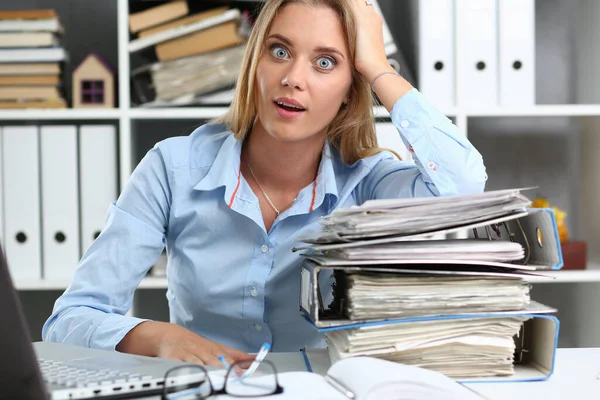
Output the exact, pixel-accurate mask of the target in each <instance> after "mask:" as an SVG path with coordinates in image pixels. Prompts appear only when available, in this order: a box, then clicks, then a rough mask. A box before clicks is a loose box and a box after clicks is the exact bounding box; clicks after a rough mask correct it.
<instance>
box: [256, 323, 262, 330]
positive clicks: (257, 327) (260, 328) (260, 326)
mask: <svg viewBox="0 0 600 400" xmlns="http://www.w3.org/2000/svg"><path fill="white" fill-rule="evenodd" d="M254 327H255V328H256V330H257V331H262V325H261V324H256V325H254Z"/></svg>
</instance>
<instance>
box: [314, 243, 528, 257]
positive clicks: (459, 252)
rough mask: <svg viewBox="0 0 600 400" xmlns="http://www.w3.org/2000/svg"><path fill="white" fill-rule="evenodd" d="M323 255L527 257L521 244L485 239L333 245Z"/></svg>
mask: <svg viewBox="0 0 600 400" xmlns="http://www.w3.org/2000/svg"><path fill="white" fill-rule="evenodd" d="M323 254H324V255H326V256H328V257H332V258H340V259H344V260H408V259H410V260H415V259H416V260H439V259H444V260H479V261H514V260H520V259H522V258H523V257H524V256H525V252H524V250H523V246H521V245H520V244H519V243H514V242H506V241H491V240H485V239H471V240H467V239H456V240H414V241H405V242H388V243H382V244H375V245H365V246H352V247H350V246H348V247H342V246H339V247H337V248H332V249H331V250H325V251H323Z"/></svg>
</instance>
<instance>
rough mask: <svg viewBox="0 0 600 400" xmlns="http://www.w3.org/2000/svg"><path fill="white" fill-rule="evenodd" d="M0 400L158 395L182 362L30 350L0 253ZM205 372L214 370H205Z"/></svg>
mask: <svg viewBox="0 0 600 400" xmlns="http://www.w3.org/2000/svg"><path fill="white" fill-rule="evenodd" d="M0 326H1V327H2V328H1V329H0V398H6V399H20V400H30V399H31V400H33V399H35V400H40V399H41V400H67V399H68V400H74V399H90V398H94V399H127V398H133V397H145V396H147V395H155V394H160V393H162V391H163V378H164V375H165V373H166V372H167V371H168V370H169V369H170V368H173V367H176V366H179V365H186V364H185V363H183V362H179V361H173V360H166V359H160V358H153V357H144V356H137V355H132V354H124V353H119V352H117V351H107V350H99V349H90V348H83V347H76V346H70V345H65V344H61V343H51V342H37V343H34V344H32V343H31V337H30V335H29V329H28V327H27V323H26V320H25V316H24V313H23V310H22V306H21V303H20V301H19V298H18V296H17V293H16V291H15V288H14V286H13V283H12V280H11V277H10V274H9V270H8V264H7V261H6V258H5V257H4V254H3V252H2V248H1V247H0ZM205 368H207V369H208V370H211V369H219V368H218V367H205Z"/></svg>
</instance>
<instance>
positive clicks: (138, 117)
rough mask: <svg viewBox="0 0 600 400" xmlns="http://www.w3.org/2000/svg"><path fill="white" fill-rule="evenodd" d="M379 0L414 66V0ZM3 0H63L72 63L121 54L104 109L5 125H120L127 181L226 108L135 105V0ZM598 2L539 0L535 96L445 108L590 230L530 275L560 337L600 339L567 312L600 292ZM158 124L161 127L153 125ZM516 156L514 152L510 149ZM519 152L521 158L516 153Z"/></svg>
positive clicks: (596, 323)
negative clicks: (569, 256)
mask: <svg viewBox="0 0 600 400" xmlns="http://www.w3.org/2000/svg"><path fill="white" fill-rule="evenodd" d="M379 1H380V5H381V7H382V9H383V11H384V12H385V14H386V15H390V16H395V17H394V18H396V19H397V21H398V23H397V24H390V29H391V30H392V33H393V35H394V37H395V38H397V39H399V40H398V41H397V42H398V45H399V47H400V49H401V50H402V51H403V52H405V54H406V56H407V60H408V63H409V65H410V66H412V67H413V71H414V70H415V66H416V61H415V56H414V53H415V48H418V46H419V43H418V42H417V41H416V40H415V38H414V35H413V34H412V33H411V32H412V27H411V21H410V20H409V19H408V18H410V17H409V16H410V15H411V13H410V12H409V11H410V10H407V7H410V4H413V3H414V1H413V2H398V1H395V0H379ZM5 3H6V5H5V4H3V6H1V7H0V9H1V8H4V7H6V8H7V9H20V8H57V9H58V11H59V14H61V15H62V14H63V13H66V15H68V18H66V21H65V22H66V25H67V30H66V35H67V36H66V37H67V38H68V40H67V43H66V46H67V47H68V49H73V57H72V59H71V61H70V64H74V65H76V64H77V62H78V61H79V60H78V59H79V58H81V55H82V54H83V53H84V52H85V51H88V50H93V48H90V46H91V47H93V46H96V47H98V48H101V50H102V51H103V55H104V56H105V57H107V58H108V59H109V60H111V61H112V62H113V63H114V66H115V69H116V71H117V76H118V79H117V107H116V108H114V109H98V110H88V109H64V110H0V126H2V125H12V124H28V123H43V122H49V123H69V122H72V123H75V124H77V123H83V122H85V123H103V124H106V123H109V124H113V125H115V126H116V127H117V132H118V152H119V154H118V157H117V158H118V161H119V187H120V188H122V187H123V185H124V184H125V183H126V181H127V179H128V178H129V176H130V174H131V172H132V171H133V169H134V168H135V166H136V165H137V163H138V162H139V160H140V158H141V155H142V154H144V152H145V150H146V148H147V146H148V144H149V143H151V142H153V141H155V139H156V140H159V139H161V138H163V137H167V136H169V135H180V134H186V133H187V132H186V129H187V128H189V127H191V126H192V125H196V126H197V125H200V124H201V123H202V122H203V121H205V120H207V119H210V118H214V117H217V116H220V115H222V114H223V113H224V112H225V110H226V109H225V108H224V107H185V108H152V109H148V108H136V107H134V106H132V103H131V99H130V85H131V82H130V68H131V65H132V63H131V57H130V54H129V52H128V49H127V45H128V43H129V40H130V35H129V29H128V15H129V8H130V3H129V1H128V0H108V1H107V0H93V1H88V2H86V5H85V6H83V5H78V4H76V3H79V1H78V0H67V1H64V2H63V1H62V0H61V1H58V0H37V1H25V0H21V1H17V0H8V1H6V2H5ZM59 3H60V4H59ZM149 3H150V4H152V3H158V2H149ZM596 3H597V2H579V3H576V4H573V3H572V1H571V0H552V1H545V0H544V1H541V0H538V1H537V3H536V41H537V43H536V85H537V91H536V95H537V104H536V105H533V106H527V107H503V108H500V107H486V108H477V109H469V108H464V107H451V108H448V109H443V110H442V112H443V113H445V114H446V115H447V116H448V117H451V118H452V119H453V120H454V122H455V123H456V125H457V126H458V127H459V128H460V129H461V130H462V131H463V132H464V133H465V135H467V136H468V137H469V138H470V140H472V142H473V143H474V144H475V146H476V147H477V148H478V149H480V151H482V153H483V156H484V160H485V161H486V165H487V166H488V170H489V174H490V181H489V184H488V186H487V188H488V189H498V188H502V187H515V186H530V184H538V183H537V182H538V181H539V182H542V186H541V187H540V193H543V194H545V195H548V196H550V197H551V198H556V199H557V201H556V203H557V204H556V205H557V206H559V207H561V208H563V209H566V211H567V214H568V216H567V221H568V227H569V232H570V233H571V236H572V237H574V238H576V239H585V240H586V241H587V242H588V249H589V254H588V269H587V270H583V271H556V272H551V275H552V276H553V277H554V278H555V279H553V280H551V281H546V280H532V284H533V285H534V292H533V293H534V294H535V295H536V296H539V298H540V299H541V300H547V303H548V304H549V305H552V306H555V307H557V308H558V309H559V318H560V319H561V321H563V324H562V331H563V333H562V334H561V338H565V337H566V339H564V340H563V343H562V344H563V345H571V346H584V345H596V346H598V345H600V339H598V337H597V336H598V335H597V333H598V332H600V317H589V316H588V317H581V318H578V319H574V317H572V316H571V317H569V316H568V315H570V314H571V315H579V312H578V311H577V312H576V310H581V309H585V308H586V307H590V306H589V305H590V304H598V303H600V247H599V246H597V244H598V242H599V241H600V224H598V222H597V221H600V211H597V210H596V209H597V208H598V207H597V204H600V190H599V189H598V188H597V186H594V184H596V183H597V182H599V179H600V175H599V174H600V173H599V172H598V171H600V161H598V160H600V157H598V155H600V75H598V74H597V71H598V70H600V68H599V67H600V50H599V49H598V46H597V43H596V41H597V40H596V39H597V37H598V34H600V28H598V27H597V25H596V24H595V21H597V18H598V17H600V4H596ZM138 4H139V3H138ZM96 11H98V13H96ZM90 13H92V14H95V16H97V17H98V18H99V19H98V21H96V22H95V23H94V26H92V27H91V28H92V32H91V33H89V34H88V35H87V36H89V37H92V35H94V34H96V35H97V36H98V37H97V38H95V37H94V38H93V40H91V41H90V42H89V43H88V42H86V39H85V37H86V35H81V33H82V32H86V33H87V30H86V29H87V28H89V27H88V26H86V23H85V21H86V20H87V21H89V15H90ZM100 20H101V22H102V23H100ZM74 21H77V22H74ZM100 25H102V27H100ZM106 30H110V33H109V34H108V35H105V34H104V32H105V31H106ZM78 36H81V38H78ZM99 38H102V39H99ZM105 38H106V39H105ZM84 42H85V43H84ZM374 113H375V115H376V116H377V117H379V118H381V119H385V118H388V117H389V115H388V113H387V111H386V110H385V109H384V108H383V107H376V108H375V109H374ZM153 125H156V127H155V128H154V130H153V131H149V130H148V129H150V128H152V126H153ZM165 127H167V128H165ZM169 127H172V128H169ZM159 129H160V130H159ZM524 138H527V140H525V139H524ZM544 143H546V144H544ZM548 143H555V144H556V145H557V146H566V147H565V148H564V149H563V150H561V151H556V152H554V153H552V156H553V157H556V162H555V163H554V164H552V160H550V159H549V158H548V157H542V156H541V155H540V154H539V152H540V150H539V149H540V148H544V149H547V147H548V146H550V145H549V144H548ZM503 144H506V146H503ZM509 144H512V145H509ZM520 145H523V148H521V149H520V152H519V155H521V156H522V157H523V158H522V159H521V160H516V159H515V158H514V157H515V156H514V155H513V156H510V154H501V153H499V152H498V151H497V150H498V149H504V150H505V151H509V150H510V151H514V150H515V148H516V147H518V146H520ZM511 157H513V158H511ZM508 159H510V160H512V161H511V162H508V161H506V160H508ZM517 161H519V162H522V163H524V164H523V165H517V164H518V162H517ZM553 181H554V183H553ZM596 248H598V250H596ZM15 284H16V286H17V289H18V290H20V291H21V292H27V293H29V294H30V295H32V296H35V293H38V294H41V293H43V292H56V295H59V294H60V292H61V291H63V290H64V289H65V288H66V287H67V285H68V284H69V282H68V281H61V280H59V281H44V280H17V281H16V282H15ZM166 287H167V281H166V278H160V277H148V278H146V279H144V280H143V281H142V283H141V285H140V286H139V289H140V290H141V291H143V292H148V293H154V292H156V293H157V295H160V296H162V299H161V300H162V301H165V299H164V290H165V289H166ZM150 295H151V294H147V295H146V294H145V296H150ZM152 295H153V294H152ZM32 303H35V302H30V304H32ZM142 309H143V304H136V305H135V307H134V313H136V310H142ZM594 314H595V313H590V314H589V315H594ZM563 316H566V317H565V318H563ZM164 318H168V316H164ZM596 319H597V320H596ZM35 334H36V335H37V334H38V333H37V332H35ZM561 340H562V339H561Z"/></svg>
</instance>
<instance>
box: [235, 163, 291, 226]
mask: <svg viewBox="0 0 600 400" xmlns="http://www.w3.org/2000/svg"><path fill="white" fill-rule="evenodd" d="M246 165H247V166H248V169H250V173H251V174H252V177H254V181H255V182H256V184H257V185H258V187H259V188H260V190H261V192H262V193H263V195H264V196H265V199H267V202H268V203H269V204H270V205H271V208H273V210H274V211H275V212H276V213H277V216H278V217H279V214H280V212H279V209H278V208H277V207H275V204H273V202H272V201H271V199H270V198H269V195H268V194H267V192H265V189H263V187H262V185H261V184H260V182H259V181H258V178H257V177H256V175H254V171H252V167H251V166H250V163H246ZM296 199H297V197H295V198H294V200H292V203H293V202H295V201H296Z"/></svg>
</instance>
